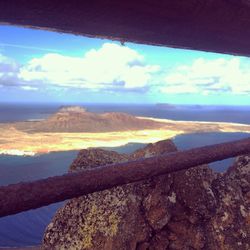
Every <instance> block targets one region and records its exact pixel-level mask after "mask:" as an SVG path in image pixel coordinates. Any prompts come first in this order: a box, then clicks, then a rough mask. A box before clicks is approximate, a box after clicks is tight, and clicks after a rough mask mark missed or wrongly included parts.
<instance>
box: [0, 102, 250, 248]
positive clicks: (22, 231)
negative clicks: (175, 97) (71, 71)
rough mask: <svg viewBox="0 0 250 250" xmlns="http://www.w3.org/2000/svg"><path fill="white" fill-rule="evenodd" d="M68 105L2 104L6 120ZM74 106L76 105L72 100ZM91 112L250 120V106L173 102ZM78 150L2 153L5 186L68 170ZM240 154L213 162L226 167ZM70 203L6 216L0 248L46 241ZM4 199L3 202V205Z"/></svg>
mask: <svg viewBox="0 0 250 250" xmlns="http://www.w3.org/2000/svg"><path fill="white" fill-rule="evenodd" d="M64 105H65V104H35V105H34V104H32V105H31V104H7V103H2V104H0V123H5V122H14V121H23V120H37V119H44V118H46V117H48V116H49V115H51V114H52V113H54V112H56V111H57V110H58V109H59V108H60V107H61V106H64ZM71 105H72V104H71ZM74 105H81V106H83V107H85V108H87V110H88V111H90V112H96V113H103V112H126V113H129V114H132V115H137V116H148V117H155V118H165V119H173V120H179V121H180V120H182V121H216V122H236V123H243V124H250V106H198V105H194V106H187V105H186V106H185V105H182V106H170V105H154V104H152V105H125V104H123V105H121V104H120V105H117V104H116V105H114V104H79V103H76V104H74ZM247 137H249V134H246V133H196V134H185V135H179V136H176V137H175V138H173V141H174V143H175V144H176V146H177V147H178V149H179V150H185V149H189V148H193V147H199V146H205V145H210V144H214V143H221V142H226V141H230V140H237V139H242V138H247ZM143 146H144V144H140V143H129V144H127V145H124V146H121V147H117V148H107V149H111V150H115V151H117V152H122V153H130V152H133V151H134V150H136V149H138V148H141V147H143ZM77 154H78V152H77V151H67V152H53V153H48V154H44V155H38V156H32V157H31V156H8V155H0V186H3V185H8V184H12V183H18V182H20V181H33V180H37V179H41V178H47V177H50V176H56V175H62V174H65V173H67V171H68V168H69V166H70V164H71V162H72V161H73V160H74V158H75V157H76V156H77ZM233 160H234V159H227V160H224V161H220V162H215V163H213V164H211V165H210V167H211V168H213V169H214V170H215V171H218V172H223V171H225V170H226V169H227V168H228V167H229V166H230V165H232V163H233ZM63 204H64V202H60V203H56V204H52V205H49V206H46V207H42V208H39V209H34V210H30V211H27V212H23V213H19V214H17V215H12V216H7V217H3V218H0V247H24V246H34V245H39V244H41V241H42V237H43V233H44V230H45V228H46V226H47V225H48V224H49V222H50V221H51V219H52V218H53V216H54V214H55V212H56V210H57V209H58V208H59V207H61V206H63ZM2 205H4V204H1V203H0V206H2Z"/></svg>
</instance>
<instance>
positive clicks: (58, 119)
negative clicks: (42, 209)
mask: <svg viewBox="0 0 250 250" xmlns="http://www.w3.org/2000/svg"><path fill="white" fill-rule="evenodd" d="M198 132H246V133H250V125H245V124H237V123H224V122H196V121H174V120H167V119H156V118H150V117H136V116H133V115H130V114H126V113H117V112H110V113H103V114H97V113H91V112H88V111H87V110H86V109H84V108H82V107H80V106H69V107H62V108H60V109H59V110H58V111H57V112H56V113H54V114H52V115H51V116H49V117H48V118H46V119H44V120H36V121H23V122H14V123H0V154H10V155H29V156H33V155H35V154H41V153H48V152H52V151H68V150H79V149H83V148H89V147H107V146H108V147H118V146H121V145H125V144H127V143H132V142H134V143H135V142H137V143H150V142H156V141H159V140H163V139H168V138H172V137H174V136H176V135H179V134H185V133H198Z"/></svg>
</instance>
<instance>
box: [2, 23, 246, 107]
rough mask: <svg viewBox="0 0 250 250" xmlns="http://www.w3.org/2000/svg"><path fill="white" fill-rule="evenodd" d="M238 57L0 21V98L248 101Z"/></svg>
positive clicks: (243, 68)
mask: <svg viewBox="0 0 250 250" xmlns="http://www.w3.org/2000/svg"><path fill="white" fill-rule="evenodd" d="M249 97H250V60H249V58H244V57H235V56H230V55H223V54H216V53H208V52H201V51H191V50H181V49H173V48H166V47H157V46H147V45H140V44H131V43H125V45H124V46H123V45H122V44H120V43H119V42H115V41H110V40H104V39H94V38H87V37H82V36H75V35H71V34H61V33H55V32H49V31H43V30H32V29H26V28H19V27H14V26H0V101H1V102H64V103H74V102H75V103H79V102H82V103H97V102H98V103H159V102H165V103H173V104H206V105H207V104H214V105H220V104H221V105H250V98H249Z"/></svg>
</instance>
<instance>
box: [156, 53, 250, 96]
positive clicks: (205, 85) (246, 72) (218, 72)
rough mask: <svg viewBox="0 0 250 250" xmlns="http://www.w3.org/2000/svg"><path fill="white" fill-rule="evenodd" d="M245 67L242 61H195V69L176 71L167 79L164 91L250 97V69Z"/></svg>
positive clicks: (238, 59)
mask: <svg viewBox="0 0 250 250" xmlns="http://www.w3.org/2000/svg"><path fill="white" fill-rule="evenodd" d="M249 66H250V65H249V63H248V65H245V66H243V64H242V63H241V60H240V58H238V57H233V58H231V59H224V58H219V59H215V60H207V59H203V58H199V59H196V60H195V61H194V62H193V63H192V65H190V66H189V65H182V66H179V67H177V68H175V69H174V70H173V71H172V72H171V73H169V74H168V75H167V76H166V77H165V85H164V86H163V87H162V88H161V91H162V92H165V93H201V94H209V93H214V92H219V91H221V92H232V93H235V94H244V93H250V67H249Z"/></svg>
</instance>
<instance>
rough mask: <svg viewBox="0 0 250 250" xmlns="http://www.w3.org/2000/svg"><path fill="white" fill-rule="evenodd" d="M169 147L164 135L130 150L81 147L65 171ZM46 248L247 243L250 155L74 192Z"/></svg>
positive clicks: (229, 249)
mask: <svg viewBox="0 0 250 250" xmlns="http://www.w3.org/2000/svg"><path fill="white" fill-rule="evenodd" d="M173 151H176V147H175V145H174V144H173V143H172V142H171V141H169V140H166V141H161V142H158V143H155V144H149V145H148V146H146V147H145V148H143V149H140V150H137V151H135V152H134V153H132V154H131V155H126V154H118V153H116V152H111V151H106V150H101V149H88V150H82V151H80V153H79V155H78V157H77V159H76V160H75V161H74V162H73V163H72V165H71V167H70V171H79V170H82V169H87V168H94V167H97V166H101V165H105V164H110V163H115V162H123V161H128V160H134V159H138V158H141V157H150V156H154V155H158V154H163V153H167V152H169V153H170V152H173ZM155 167H157V166H155ZM43 249H60V250H61V249H105V250H106V249H107V250H116V249H119V250H123V249H124V250H125V249H128V250H130V249H137V250H146V249H149V250H161V249H162V250H163V249H182V250H189V249H209V250H210V249H211V250H214V249H215V250H217V249H218V250H221V249H225V250H234V249H242V250H247V249H250V156H242V157H239V158H237V160H236V162H235V164H234V166H232V167H231V168H230V169H229V170H228V171H227V172H226V173H224V174H218V173H215V172H213V171H212V170H211V169H210V168H209V167H208V166H206V165H204V166H200V167H196V168H192V169H189V170H186V171H180V172H177V173H173V174H167V175H163V176H159V177H153V178H150V179H148V180H146V181H141V182H137V183H133V184H127V185H123V186H120V187H116V188H112V189H109V190H105V191H102V192H96V193H93V194H89V195H85V196H82V197H80V198H76V199H72V200H70V201H68V202H67V203H66V205H65V206H64V207H62V208H61V209H59V210H58V212H57V213H56V215H55V217H54V219H53V220H52V222H51V223H50V224H49V225H48V227H47V229H46V232H45V235H44V239H43Z"/></svg>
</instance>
